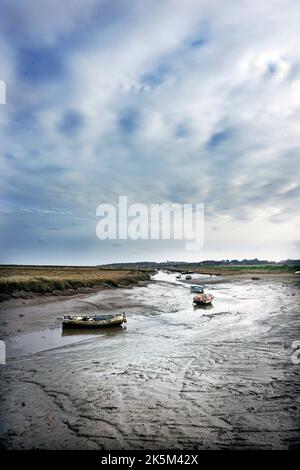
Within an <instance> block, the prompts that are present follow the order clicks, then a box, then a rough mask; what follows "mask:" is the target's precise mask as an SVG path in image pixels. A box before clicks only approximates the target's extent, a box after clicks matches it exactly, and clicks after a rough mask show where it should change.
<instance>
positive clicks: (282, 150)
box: [0, 0, 300, 264]
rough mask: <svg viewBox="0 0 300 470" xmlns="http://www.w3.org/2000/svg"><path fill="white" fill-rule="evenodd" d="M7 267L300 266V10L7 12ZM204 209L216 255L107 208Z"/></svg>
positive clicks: (72, 6) (106, 6)
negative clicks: (111, 230)
mask: <svg viewBox="0 0 300 470" xmlns="http://www.w3.org/2000/svg"><path fill="white" fill-rule="evenodd" d="M0 8H1V9H0V79H1V80H3V81H5V83H6V88H7V96H6V104H5V105H0V129H1V130H0V149H1V161H0V165H1V167H0V171H1V177H2V182H1V189H0V191H1V205H0V217H1V236H0V246H1V259H0V262H4V263H31V264H33V263H41V264H43V263H44V264H46V263H47V264H53V263H55V264H98V263H102V262H111V261H129V260H131V261H136V260H166V259H189V260H195V261H196V260H199V259H210V258H217V259H222V258H244V257H248V258H249V257H258V258H269V259H276V260H280V259H285V258H288V257H290V258H292V257H299V249H300V241H299V228H300V214H299V193H300V191H299V173H300V164H299V153H300V34H299V25H300V2H298V1H296V0H265V1H262V0H252V1H238V2H237V1H236V0H234V1H231V0H221V1H218V0H207V1H206V0H197V1H196V0H195V1H193V0H185V1H182V0H162V1H161V0H160V1H158V0H157V1H156V0H153V1H148V0H147V1H146V0H139V1H138V0H130V1H129V0H128V1H126V0H107V1H105V0H39V1H38V2H37V1H35V0H1V3H0ZM119 195H128V197H129V200H130V201H131V202H142V203H161V202H179V203H197V202H198V203H200V202H204V203H205V213H206V216H205V244H204V248H203V250H201V251H199V252H185V251H184V244H183V243H181V242H168V241H136V242H133V241H126V240H125V241H118V240H117V241H100V240H98V239H97V238H96V224H97V220H98V219H97V218H96V207H97V205H98V204H100V203H102V202H112V203H116V202H117V200H118V196H119Z"/></svg>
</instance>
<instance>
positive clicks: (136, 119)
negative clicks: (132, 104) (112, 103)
mask: <svg viewBox="0 0 300 470" xmlns="http://www.w3.org/2000/svg"><path fill="white" fill-rule="evenodd" d="M140 120H141V115H140V113H139V112H138V111H137V110H135V109H133V108H127V109H124V110H123V111H121V113H120V114H119V117H118V124H119V127H120V128H121V130H122V131H123V132H124V133H125V134H134V133H135V132H136V131H137V129H138V128H139V127H140Z"/></svg>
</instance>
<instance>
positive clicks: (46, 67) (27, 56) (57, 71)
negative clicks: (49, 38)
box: [18, 46, 65, 84]
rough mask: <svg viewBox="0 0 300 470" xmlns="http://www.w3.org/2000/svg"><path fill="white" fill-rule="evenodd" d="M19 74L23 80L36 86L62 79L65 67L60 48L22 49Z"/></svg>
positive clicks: (20, 51)
mask: <svg viewBox="0 0 300 470" xmlns="http://www.w3.org/2000/svg"><path fill="white" fill-rule="evenodd" d="M18 72H19V76H20V77H21V78H22V79H23V80H25V81H27V82H32V83H35V84H36V83H38V82H44V81H46V82H48V81H51V80H55V79H58V78H60V77H61V76H62V75H63V74H64V72H65V66H64V62H63V58H62V56H61V53H60V51H59V49H58V48H54V47H43V46H38V47H31V48H22V49H19V53H18Z"/></svg>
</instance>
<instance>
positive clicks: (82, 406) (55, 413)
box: [0, 275, 300, 449]
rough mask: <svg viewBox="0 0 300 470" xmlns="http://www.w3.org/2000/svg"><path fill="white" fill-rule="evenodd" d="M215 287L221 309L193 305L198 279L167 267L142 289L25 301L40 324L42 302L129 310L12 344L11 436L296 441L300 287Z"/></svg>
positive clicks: (84, 442) (5, 415) (117, 445)
mask: <svg viewBox="0 0 300 470" xmlns="http://www.w3.org/2000/svg"><path fill="white" fill-rule="evenodd" d="M194 280H195V279H194ZM201 282H202V283H203V284H206V283H208V282H209V281H208V279H206V280H204V279H203V278H201ZM209 291H211V292H212V293H213V294H214V295H215V301H214V304H213V307H212V308H210V309H201V308H200V309H199V308H193V307H192V296H191V294H190V292H189V286H188V285H185V284H184V283H180V282H177V281H176V279H175V276H173V277H172V276H169V277H165V275H162V276H158V277H157V281H155V282H153V283H150V284H149V285H147V286H143V287H135V288H133V289H116V290H114V291H102V292H99V293H96V294H92V295H90V296H86V297H85V298H77V299H75V298H72V299H71V298H70V299H62V300H61V301H58V302H51V303H45V304H41V305H35V306H33V305H31V306H26V307H25V308H28V310H27V313H26V312H24V311H23V313H21V312H22V307H20V306H19V307H15V309H16V311H15V313H14V312H13V314H14V315H20V314H23V315H24V317H21V320H22V321H24V322H25V321H27V320H25V318H28V319H29V318H31V322H30V321H29V320H28V323H29V324H30V323H31V325H34V327H33V328H35V329H38V328H37V327H39V328H42V327H43V325H42V324H39V317H38V313H39V312H41V311H42V310H44V312H45V313H44V314H42V317H43V318H45V319H46V318H48V319H49V317H51V318H52V319H53V321H54V318H55V317H56V315H57V312H58V311H59V310H60V311H67V310H69V309H75V310H76V312H82V311H85V309H86V308H91V309H93V308H95V306H96V308H97V309H103V310H105V311H108V310H112V309H114V310H118V309H119V310H122V309H125V310H126V312H127V316H128V324H127V329H126V330H125V329H122V328H120V329H116V330H115V331H109V332H107V333H105V332H102V334H95V335H91V337H90V338H86V337H82V338H78V336H79V335H77V336H76V335H75V336H74V342H70V343H68V344H63V342H61V343H60V345H59V344H57V343H56V344H54V345H53V344H52V343H51V341H52V340H51V338H50V334H49V330H50V329H49V328H48V330H47V329H46V328H44V330H42V329H41V331H42V335H44V338H43V341H44V343H43V342H42V343H41V345H42V346H40V345H39V344H36V351H35V352H34V353H33V352H31V351H30V350H29V343H30V342H29V343H28V342H27V343H26V341H25V338H24V336H22V335H20V336H19V343H18V344H19V346H18V347H19V349H18V348H17V345H16V343H13V342H12V343H11V347H10V348H8V349H9V350H8V353H9V358H8V364H7V365H6V366H4V367H3V366H2V368H1V405H0V408H1V416H2V420H1V425H0V438H1V442H2V446H3V447H5V448H10V449H11V448H17V449H22V448H24V449H30V448H48V449H75V448H81V449H88V448H94V449H143V448H146V449H147V448H151V449H163V448H164V449H165V448H166V447H170V448H177V449H220V448H224V449H227V448H230V449H232V448H233V449H281V448H283V449H287V448H298V447H299V446H300V427H299V422H300V419H299V418H300V399H299V397H300V394H299V391H300V365H299V364H294V363H293V362H292V360H291V356H292V348H291V345H292V342H293V341H295V340H298V339H300V318H299V309H300V294H299V287H298V286H297V285H294V284H293V283H290V282H285V281H281V283H278V282H274V281H270V280H268V281H265V282H260V283H259V284H258V283H257V282H256V281H249V280H241V279H240V280H239V281H237V282H231V283H227V282H223V281H222V280H220V281H219V282H218V283H215V284H213V285H210V286H209ZM112 293H113V296H112ZM82 301H84V302H85V303H82ZM124 307H125V308H124ZM18 309H20V310H18ZM12 310H13V309H12ZM29 312H30V313H29ZM11 313H12V311H7V312H6V317H7V318H8V317H10V314H11ZM25 315H26V317H25ZM45 321H46V320H45ZM47 321H49V320H47ZM47 324H48V323H47ZM52 326H55V328H54V329H55V332H56V333H57V334H58V336H59V335H60V336H61V337H62V339H64V337H63V336H62V331H61V330H60V326H59V324H55V325H52ZM8 330H9V327H8ZM31 333H32V331H31ZM31 333H29V331H28V334H31ZM56 333H55V334H56ZM80 339H81V340H80ZM35 340H36V337H35V339H34V340H33V341H35ZM42 347H46V349H43V350H42V349H41V348H42Z"/></svg>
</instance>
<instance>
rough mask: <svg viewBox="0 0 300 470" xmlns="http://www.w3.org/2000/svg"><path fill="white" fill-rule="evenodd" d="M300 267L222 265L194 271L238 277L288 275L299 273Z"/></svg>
mask: <svg viewBox="0 0 300 470" xmlns="http://www.w3.org/2000/svg"><path fill="white" fill-rule="evenodd" d="M299 270H300V266H290V265H286V264H282V265H279V264H266V265H263V264H259V265H236V266H234V265H230V266H226V265H222V266H205V267H199V268H196V269H193V272H197V273H199V274H200V273H201V274H219V275H225V276H226V275H236V274H287V273H291V274H292V273H294V272H295V271H299Z"/></svg>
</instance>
